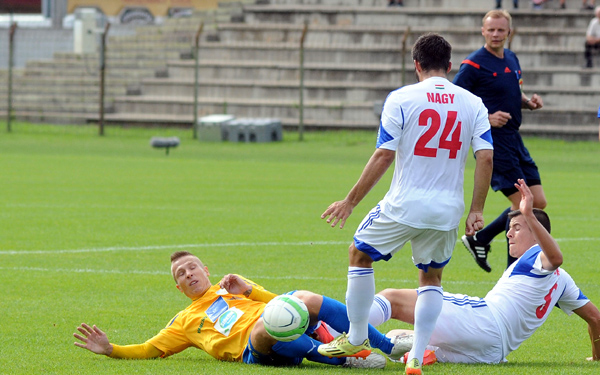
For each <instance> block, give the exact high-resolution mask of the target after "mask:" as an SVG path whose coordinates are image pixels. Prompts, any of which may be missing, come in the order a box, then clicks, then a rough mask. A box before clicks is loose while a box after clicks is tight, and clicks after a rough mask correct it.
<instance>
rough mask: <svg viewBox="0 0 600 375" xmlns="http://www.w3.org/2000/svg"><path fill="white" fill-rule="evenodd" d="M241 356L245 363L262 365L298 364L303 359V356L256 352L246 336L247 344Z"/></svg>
mask: <svg viewBox="0 0 600 375" xmlns="http://www.w3.org/2000/svg"><path fill="white" fill-rule="evenodd" d="M242 358H243V361H244V363H246V364H249V365H263V366H298V365H299V364H300V363H302V360H303V358H294V357H284V356H281V355H279V354H277V353H272V354H268V355H267V354H263V353H260V352H257V351H256V349H254V346H252V342H251V339H250V338H248V345H246V349H244V355H243V357H242Z"/></svg>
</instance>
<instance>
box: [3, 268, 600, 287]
mask: <svg viewBox="0 0 600 375" xmlns="http://www.w3.org/2000/svg"><path fill="white" fill-rule="evenodd" d="M0 270H6V271H36V272H59V273H96V274H117V275H131V274H136V275H158V276H161V277H162V276H169V277H171V273H170V272H168V271H139V270H103V269H97V270H95V269H91V268H42V267H0ZM244 277H247V278H249V279H250V280H304V281H345V280H346V277H345V275H340V277H321V276H289V275H288V276H265V275H244ZM377 281H378V282H394V283H404V284H409V285H413V286H414V287H415V288H416V285H415V282H416V280H414V279H390V278H377ZM496 282H497V281H494V280H490V281H486V280H478V281H466V280H445V281H444V285H482V284H485V285H489V286H493V285H495V284H496ZM578 285H579V286H580V287H581V288H584V291H585V290H588V289H597V288H598V287H600V284H598V283H578ZM409 288H410V287H409ZM447 291H449V292H451V293H456V291H453V290H451V289H448V290H447Z"/></svg>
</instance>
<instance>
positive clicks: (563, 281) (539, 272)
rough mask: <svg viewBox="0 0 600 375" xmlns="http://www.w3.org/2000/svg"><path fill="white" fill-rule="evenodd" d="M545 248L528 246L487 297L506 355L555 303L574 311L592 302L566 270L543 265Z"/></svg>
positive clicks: (567, 311) (568, 311) (523, 339)
mask: <svg viewBox="0 0 600 375" xmlns="http://www.w3.org/2000/svg"><path fill="white" fill-rule="evenodd" d="M541 252H542V249H541V248H540V246H539V245H535V246H533V247H532V248H531V249H529V250H527V251H526V252H525V254H523V255H522V256H521V257H520V258H519V259H518V260H517V261H515V262H514V263H513V264H512V265H511V266H510V267H508V268H507V269H506V271H504V274H503V275H502V277H501V278H500V280H498V283H497V284H496V285H495V286H494V288H493V289H492V290H491V291H490V292H489V293H488V294H487V295H486V296H485V298H484V300H485V302H486V303H487V305H488V307H489V308H490V310H491V312H492V314H493V315H494V317H495V319H496V321H497V322H498V327H499V328H500V334H501V335H502V337H503V339H502V341H503V346H504V348H503V352H504V356H506V355H508V353H510V352H512V351H513V350H515V349H517V348H518V347H519V345H521V343H522V342H523V341H525V340H526V339H527V338H529V337H530V336H531V335H532V334H533V333H534V332H535V330H536V329H538V328H539V327H540V326H541V325H542V324H543V323H544V322H545V321H546V319H547V318H548V315H549V314H550V311H552V307H554V306H557V307H559V308H560V309H561V310H563V311H564V312H565V313H567V314H568V315H571V314H572V313H573V310H576V309H578V308H580V307H582V306H583V305H585V304H586V303H588V302H589V300H588V298H587V297H586V296H585V295H583V293H581V290H580V289H579V288H578V287H577V285H576V284H575V282H574V281H573V279H572V278H571V276H570V275H569V274H568V273H567V272H566V271H565V270H563V269H562V268H558V269H557V270H555V271H547V270H544V269H542V261H541V259H540V255H541Z"/></svg>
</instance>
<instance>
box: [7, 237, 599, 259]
mask: <svg viewBox="0 0 600 375" xmlns="http://www.w3.org/2000/svg"><path fill="white" fill-rule="evenodd" d="M350 241H351V240H348V241H304V242H230V243H227V242H225V243H213V244H211V243H197V244H181V245H154V246H152V245H150V246H111V247H92V248H83V249H59V250H0V255H30V254H76V253H101V252H109V251H151V250H166V249H169V250H180V249H197V248H206V247H243V246H313V245H317V246H323V245H349V244H350ZM556 241H557V242H590V241H600V237H582V238H557V239H556ZM494 242H505V240H504V239H501V240H494ZM457 243H459V244H460V243H461V241H460V239H458V240H457Z"/></svg>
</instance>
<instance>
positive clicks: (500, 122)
mask: <svg viewBox="0 0 600 375" xmlns="http://www.w3.org/2000/svg"><path fill="white" fill-rule="evenodd" d="M511 118H512V116H511V115H510V113H508V112H503V111H496V112H494V113H492V114H491V115H489V116H488V119H489V120H490V125H491V126H492V127H493V128H501V127H503V126H504V125H506V123H507V122H508V120H510V119H511Z"/></svg>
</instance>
